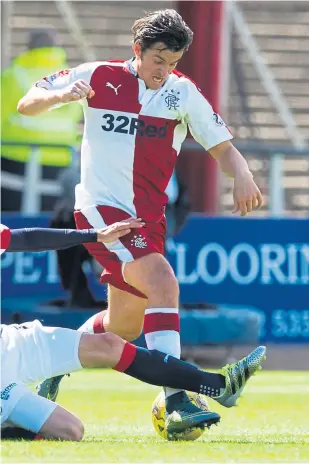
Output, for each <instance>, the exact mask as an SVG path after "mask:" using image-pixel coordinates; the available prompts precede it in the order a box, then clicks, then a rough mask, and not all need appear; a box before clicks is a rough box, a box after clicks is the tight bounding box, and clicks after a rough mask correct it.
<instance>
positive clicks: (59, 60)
mask: <svg viewBox="0 0 309 464" xmlns="http://www.w3.org/2000/svg"><path fill="white" fill-rule="evenodd" d="M66 68H68V64H67V62H66V52H65V50H64V49H63V48H62V47H60V46H59V45H58V43H57V38H56V33H55V31H54V30H33V31H32V32H31V33H30V37H29V41H28V49H27V50H26V51H25V52H24V53H21V54H20V55H19V56H17V57H15V58H14V59H13V60H12V63H11V65H10V66H9V67H8V68H7V69H5V70H4V71H3V73H2V75H1V90H2V97H3V98H2V103H1V139H2V143H4V145H3V146H2V152H1V157H2V188H1V194H2V210H3V211H12V210H15V211H18V210H20V208H21V204H22V193H23V190H24V188H30V186H28V185H25V186H24V187H23V182H24V179H23V177H24V175H25V168H26V163H27V162H28V160H29V158H30V155H31V149H30V148H29V144H31V143H36V144H41V143H47V144H64V145H69V146H71V145H74V144H75V143H76V142H77V136H78V128H77V123H78V122H79V121H80V120H81V119H82V108H81V106H80V105H79V104H75V105H74V104H73V105H66V106H63V107H61V108H58V109H56V110H55V111H49V112H47V113H44V114H43V115H41V116H40V117H39V118H31V117H28V116H27V117H26V116H23V115H22V114H19V113H18V112H17V110H16V107H17V103H18V101H19V99H20V98H21V97H22V96H23V95H24V94H25V93H26V92H27V91H28V90H29V88H30V87H31V85H32V84H33V83H35V82H36V81H37V80H38V79H41V78H42V76H44V75H45V76H47V75H50V74H52V73H54V72H55V69H58V70H61V69H66ZM14 142H15V143H21V144H24V146H8V145H5V144H6V143H14ZM39 160H40V164H41V165H42V177H43V179H55V178H56V176H57V172H58V170H59V169H60V168H61V167H64V166H68V165H69V164H70V162H71V152H70V150H67V149H63V148H62V149H57V148H40V151H39ZM54 202H55V199H54V197H52V196H45V197H42V198H41V209H43V210H50V209H52V206H53V204H54Z"/></svg>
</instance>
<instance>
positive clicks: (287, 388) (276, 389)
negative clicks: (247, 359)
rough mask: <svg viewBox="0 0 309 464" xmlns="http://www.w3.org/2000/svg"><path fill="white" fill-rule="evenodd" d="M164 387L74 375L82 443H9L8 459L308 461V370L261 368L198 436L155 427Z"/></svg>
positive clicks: (73, 403)
mask: <svg viewBox="0 0 309 464" xmlns="http://www.w3.org/2000/svg"><path fill="white" fill-rule="evenodd" d="M158 391H159V388H158V387H152V386H149V385H146V384H143V383H141V382H139V381H136V380H135V379H131V378H129V377H127V376H125V375H123V374H120V373H118V372H114V371H110V370H92V371H87V372H86V371H84V372H79V373H76V374H72V375H71V377H70V378H65V379H64V381H63V383H62V388H61V392H60V395H59V402H60V404H61V405H63V406H64V407H66V408H68V409H69V410H71V411H72V412H74V413H75V414H76V415H78V416H79V417H80V418H81V419H82V420H83V422H84V423H85V428H86V434H85V437H84V440H83V441H82V442H80V443H72V442H71V443H65V442H57V441H37V442H17V441H15V442H14V441H6V442H3V443H2V463H9V462H10V463H23V462H27V463H30V462H31V463H70V464H73V463H87V464H88V463H89V464H90V463H116V462H117V463H118V462H122V463H125V462H126V463H135V462H138V463H150V462H151V463H191V462H194V463H204V462H218V463H228V462H233V463H236V462H241V463H249V462H263V463H270V462H280V463H283V462H289V463H291V462H309V372H271V371H262V372H261V373H259V374H258V375H257V376H256V377H254V378H253V379H251V380H250V381H249V384H248V386H247V388H246V389H245V391H244V395H243V397H242V398H241V399H240V404H239V406H238V407H236V408H232V409H224V408H223V407H221V406H219V405H218V404H217V403H215V402H214V401H211V400H210V406H211V408H212V409H215V410H216V411H218V412H219V413H220V414H221V415H222V420H221V424H220V425H219V427H212V428H211V430H210V431H209V432H206V433H205V434H204V435H203V437H202V438H201V439H200V440H198V441H196V442H190V443H188V442H178V443H175V442H165V441H163V440H162V439H160V438H159V437H158V436H157V435H156V434H155V431H154V429H153V427H152V423H151V412H150V411H151V404H152V401H153V399H154V398H155V396H156V394H157V392H158Z"/></svg>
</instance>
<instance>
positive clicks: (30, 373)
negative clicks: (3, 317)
mask: <svg viewBox="0 0 309 464" xmlns="http://www.w3.org/2000/svg"><path fill="white" fill-rule="evenodd" d="M81 335H82V332H77V331H76V330H70V329H64V328H60V327H43V326H42V324H41V323H40V322H39V321H37V320H36V321H33V322H29V323H24V324H20V325H1V335H0V340H1V423H3V422H4V421H6V420H8V419H9V416H10V413H11V412H12V411H13V409H14V407H15V405H16V404H17V403H18V401H19V400H20V398H21V397H22V396H24V395H25V393H26V392H28V391H29V390H28V389H27V388H25V385H29V384H31V383H34V382H38V381H40V380H42V379H47V378H50V377H55V376H56V375H61V374H67V373H70V372H74V371H78V370H80V369H82V366H81V364H80V361H79V358H78V347H79V342H80V338H81Z"/></svg>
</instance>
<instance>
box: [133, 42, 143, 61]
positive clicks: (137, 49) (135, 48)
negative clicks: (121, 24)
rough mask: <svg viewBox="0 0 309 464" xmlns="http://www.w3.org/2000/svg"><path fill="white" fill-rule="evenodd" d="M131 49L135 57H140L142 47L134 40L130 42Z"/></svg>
mask: <svg viewBox="0 0 309 464" xmlns="http://www.w3.org/2000/svg"><path fill="white" fill-rule="evenodd" d="M132 50H133V52H134V55H135V57H136V58H140V57H141V55H142V47H141V46H140V44H139V43H137V42H135V43H133V44H132Z"/></svg>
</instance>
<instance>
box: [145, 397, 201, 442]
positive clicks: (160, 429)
mask: <svg viewBox="0 0 309 464" xmlns="http://www.w3.org/2000/svg"><path fill="white" fill-rule="evenodd" d="M187 394H188V396H189V398H190V400H191V401H192V402H193V403H194V404H196V406H198V407H199V408H202V409H204V410H205V411H209V406H208V403H207V400H206V398H205V396H203V395H200V394H198V393H192V392H187ZM165 413H166V408H165V395H164V392H163V391H161V392H160V393H159V394H158V395H157V397H156V398H155V400H154V402H153V405H152V423H153V426H154V428H155V431H156V432H157V434H158V435H159V436H160V437H161V438H163V439H164V440H169V441H177V440H184V441H194V440H197V439H198V438H200V437H201V436H202V435H203V433H204V432H205V429H204V428H199V427H194V428H189V429H187V430H185V431H184V432H182V433H178V434H177V435H174V436H169V435H168V434H167V430H166V428H165Z"/></svg>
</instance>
